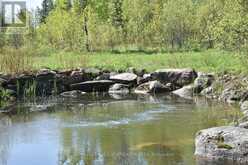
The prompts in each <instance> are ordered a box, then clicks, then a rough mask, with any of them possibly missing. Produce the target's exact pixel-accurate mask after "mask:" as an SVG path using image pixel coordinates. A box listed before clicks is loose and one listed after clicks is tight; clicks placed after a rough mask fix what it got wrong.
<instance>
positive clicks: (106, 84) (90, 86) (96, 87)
mask: <svg viewBox="0 0 248 165" xmlns="http://www.w3.org/2000/svg"><path fill="white" fill-rule="evenodd" d="M114 83H115V82H114V81H111V80H99V81H86V82H82V83H77V84H72V85H71V86H70V87H71V90H80V91H83V92H107V91H108V90H109V88H110V86H111V85H113V84H114Z"/></svg>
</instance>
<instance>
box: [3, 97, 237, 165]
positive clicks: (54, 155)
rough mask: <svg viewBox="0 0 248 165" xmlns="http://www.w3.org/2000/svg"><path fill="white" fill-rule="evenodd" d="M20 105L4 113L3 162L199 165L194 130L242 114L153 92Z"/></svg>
mask: <svg viewBox="0 0 248 165" xmlns="http://www.w3.org/2000/svg"><path fill="white" fill-rule="evenodd" d="M13 109H14V110H15V112H16V113H18V112H22V113H19V114H18V115H13V114H11V113H7V114H8V115H2V116H0V154H1V156H0V163H1V164H3V165H5V164H6V165H9V164H10V165H12V164H18V165H29V164H30V165H34V164H35V165H39V164H40V165H44V164H46V165H50V164H51V165H54V164H58V165H88V164H90V165H103V164H108V165H116V164H120V165H128V164H132V165H133V164H134V165H135V164H137V165H148V164H156V165H164V164H170V165H174V164H175V165H181V164H183V165H184V164H185V165H193V164H196V163H197V164H199V161H197V162H195V159H194V156H193V152H194V135H195V133H196V132H197V131H198V130H200V129H203V128H208V127H213V126H217V125H223V124H226V123H228V122H230V121H232V120H233V117H235V116H236V115H238V112H237V111H236V109H235V108H232V107H228V106H223V105H219V104H215V103H213V102H209V101H208V100H200V102H199V100H198V101H197V103H196V102H195V100H182V99H178V98H174V97H173V96H159V97H152V96H146V95H143V96H138V95H128V96H127V95H126V96H125V97H124V98H119V97H118V100H116V99H114V98H113V96H108V95H99V96H94V95H88V96H83V97H82V98H78V99H64V98H50V99H45V100H43V99H40V100H36V101H35V102H20V103H19V104H18V105H15V106H14V107H13ZM44 109H45V110H46V111H43V110H44ZM30 111H32V113H23V112H30ZM16 113H15V114H16ZM200 162H201V163H204V162H203V161H200ZM199 165H201V164H199Z"/></svg>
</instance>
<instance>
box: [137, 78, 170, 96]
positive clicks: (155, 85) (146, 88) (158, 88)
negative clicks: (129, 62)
mask: <svg viewBox="0 0 248 165" xmlns="http://www.w3.org/2000/svg"><path fill="white" fill-rule="evenodd" d="M171 88H172V87H171V84H167V85H163V84H161V83H160V82H159V81H150V82H147V83H144V84H141V85H140V86H138V87H137V88H136V89H135V91H134V92H135V93H138V94H139V93H140V94H147V93H163V92H170V91H171V90H172V89H171Z"/></svg>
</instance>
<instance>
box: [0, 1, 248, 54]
mask: <svg viewBox="0 0 248 165" xmlns="http://www.w3.org/2000/svg"><path fill="white" fill-rule="evenodd" d="M29 17H30V21H29V22H30V28H29V30H27V31H26V32H25V33H24V34H11V35H10V34H7V31H8V30H6V31H5V33H1V37H0V47H6V46H14V47H16V48H20V47H22V46H25V45H28V46H30V45H31V46H32V47H35V48H44V47H50V48H55V49H62V50H66V51H103V50H121V49H124V50H133V49H135V50H147V49H153V50H160V51H161V50H162V51H168V50H169V51H178V50H180V51H181V50H193V51H199V50H204V49H210V48H221V49H225V50H235V51H244V50H246V49H248V44H247V39H248V1H247V0H73V1H71V0H56V1H53V0H43V3H42V7H40V8H38V9H36V10H35V11H33V12H32V13H31V12H30V15H29Z"/></svg>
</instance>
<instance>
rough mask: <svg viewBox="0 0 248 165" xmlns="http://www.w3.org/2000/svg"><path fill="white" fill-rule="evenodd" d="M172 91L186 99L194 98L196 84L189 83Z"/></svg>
mask: <svg viewBox="0 0 248 165" xmlns="http://www.w3.org/2000/svg"><path fill="white" fill-rule="evenodd" d="M172 93H173V94H175V95H178V96H180V97H183V98H186V99H192V98H193V96H194V86H193V85H188V86H185V87H183V88H181V89H178V90H176V91H173V92H172Z"/></svg>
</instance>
